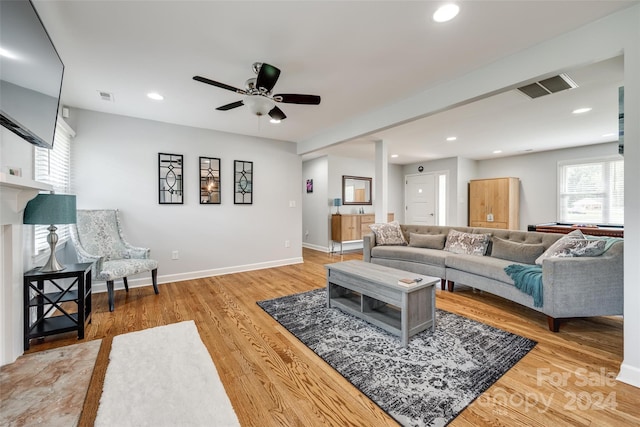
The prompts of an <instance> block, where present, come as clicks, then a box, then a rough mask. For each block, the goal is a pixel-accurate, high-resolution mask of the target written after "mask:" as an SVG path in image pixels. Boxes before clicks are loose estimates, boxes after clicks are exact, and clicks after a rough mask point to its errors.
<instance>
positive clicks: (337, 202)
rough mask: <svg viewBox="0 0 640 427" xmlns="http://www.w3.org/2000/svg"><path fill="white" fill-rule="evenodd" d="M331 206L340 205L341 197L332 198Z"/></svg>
mask: <svg viewBox="0 0 640 427" xmlns="http://www.w3.org/2000/svg"><path fill="white" fill-rule="evenodd" d="M333 206H342V199H341V198H337V199H333Z"/></svg>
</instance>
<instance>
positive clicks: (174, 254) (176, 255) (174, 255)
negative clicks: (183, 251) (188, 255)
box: [171, 251, 180, 259]
mask: <svg viewBox="0 0 640 427" xmlns="http://www.w3.org/2000/svg"><path fill="white" fill-rule="evenodd" d="M171 259H180V254H179V253H178V251H173V252H171Z"/></svg>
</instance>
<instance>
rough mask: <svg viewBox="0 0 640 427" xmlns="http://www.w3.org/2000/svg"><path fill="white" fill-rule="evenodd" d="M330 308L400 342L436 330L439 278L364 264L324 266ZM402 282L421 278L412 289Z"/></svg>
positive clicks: (360, 262) (359, 262)
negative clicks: (367, 323) (346, 314)
mask: <svg viewBox="0 0 640 427" xmlns="http://www.w3.org/2000/svg"><path fill="white" fill-rule="evenodd" d="M325 267H326V269H327V306H328V307H336V308H339V309H341V310H343V311H344V312H346V313H349V314H352V315H354V316H356V317H359V318H361V319H363V320H366V321H367V322H369V323H371V324H373V325H376V326H378V327H379V328H382V329H384V330H385V331H388V332H390V333H392V334H395V335H398V336H400V338H401V343H402V346H403V347H406V346H407V344H408V342H409V337H411V336H413V335H415V334H417V333H419V332H422V331H424V330H426V329H427V328H429V327H431V329H432V330H435V327H436V322H435V319H436V300H435V299H436V288H435V285H436V284H437V283H440V279H439V278H438V277H431V276H423V275H420V274H415V273H409V272H406V271H403V270H398V269H395V268H390V267H385V266H382V265H378V264H371V263H368V262H364V261H356V260H353V261H344V262H337V263H333V264H327V265H325ZM402 278H421V279H422V280H421V281H420V282H418V283H416V284H412V285H400V284H398V280H399V279H402Z"/></svg>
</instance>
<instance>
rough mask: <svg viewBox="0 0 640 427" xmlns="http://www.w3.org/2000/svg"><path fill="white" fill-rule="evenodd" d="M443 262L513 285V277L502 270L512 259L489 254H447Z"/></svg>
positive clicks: (450, 266)
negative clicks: (483, 255)
mask: <svg viewBox="0 0 640 427" xmlns="http://www.w3.org/2000/svg"><path fill="white" fill-rule="evenodd" d="M445 264H446V267H447V268H453V269H456V270H461V271H465V272H467V273H470V274H475V275H478V276H482V277H487V278H489V279H493V280H499V281H500V282H504V283H508V284H510V285H513V279H511V277H509V275H508V274H507V273H506V272H505V271H504V269H505V267H507V266H508V265H511V264H513V261H508V260H506V259H501V258H494V257H490V256H485V257H479V256H476V255H464V254H449V256H447V259H446V261H445ZM465 284H467V283H465Z"/></svg>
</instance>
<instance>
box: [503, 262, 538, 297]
mask: <svg viewBox="0 0 640 427" xmlns="http://www.w3.org/2000/svg"><path fill="white" fill-rule="evenodd" d="M504 272H505V273H507V274H508V275H509V277H511V278H512V279H513V283H514V284H515V285H516V288H518V289H519V290H521V291H522V292H524V293H525V294H528V295H531V296H532V297H533V306H534V307H542V302H543V300H542V266H540V265H522V264H511V265H508V266H506V267H505V268H504Z"/></svg>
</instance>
